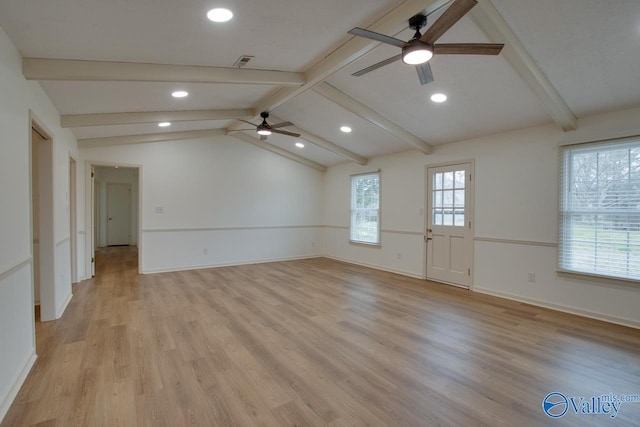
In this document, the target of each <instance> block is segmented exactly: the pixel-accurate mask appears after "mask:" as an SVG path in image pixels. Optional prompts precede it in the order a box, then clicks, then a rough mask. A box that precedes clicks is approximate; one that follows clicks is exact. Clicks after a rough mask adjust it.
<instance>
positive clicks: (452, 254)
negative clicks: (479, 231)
mask: <svg viewBox="0 0 640 427" xmlns="http://www.w3.org/2000/svg"><path fill="white" fill-rule="evenodd" d="M471 171H472V165H471V163H463V164H455V165H447V166H440V167H432V168H428V169H427V232H426V239H425V240H426V242H427V279H429V280H434V281H437V282H444V283H448V284H452V285H456V286H462V287H466V288H468V287H470V286H471V266H472V265H473V229H472V227H473V222H472V205H473V189H472V186H471Z"/></svg>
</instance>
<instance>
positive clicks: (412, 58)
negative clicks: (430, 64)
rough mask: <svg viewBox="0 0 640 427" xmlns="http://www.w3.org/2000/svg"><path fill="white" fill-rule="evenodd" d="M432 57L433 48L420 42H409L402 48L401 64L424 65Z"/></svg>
mask: <svg viewBox="0 0 640 427" xmlns="http://www.w3.org/2000/svg"><path fill="white" fill-rule="evenodd" d="M432 57H433V48H432V47H431V46H429V45H428V44H426V43H422V42H421V41H420V40H411V41H410V42H408V43H407V45H406V46H405V47H403V48H402V62H404V63H405V64H408V65H418V64H424V63H425V62H427V61H428V60H430V59H431V58H432Z"/></svg>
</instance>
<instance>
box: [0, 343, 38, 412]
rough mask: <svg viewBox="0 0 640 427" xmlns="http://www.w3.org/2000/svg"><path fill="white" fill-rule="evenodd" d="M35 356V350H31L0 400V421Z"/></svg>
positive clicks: (27, 373)
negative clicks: (6, 392)
mask: <svg viewBox="0 0 640 427" xmlns="http://www.w3.org/2000/svg"><path fill="white" fill-rule="evenodd" d="M37 358H38V356H37V355H36V351H35V349H34V350H33V352H32V353H31V354H30V355H29V357H28V358H27V361H26V363H25V364H24V366H23V367H22V370H21V371H20V374H19V375H18V378H16V380H15V381H14V383H13V385H12V386H11V388H10V389H9V393H8V394H7V395H6V396H5V398H4V399H3V400H2V405H0V423H1V422H2V420H3V419H4V417H5V415H7V412H9V408H10V407H11V404H12V403H13V401H14V399H15V398H16V396H17V395H18V392H19V391H20V387H22V384H24V381H25V380H26V379H27V376H28V375H29V372H31V368H33V364H34V363H36V359H37Z"/></svg>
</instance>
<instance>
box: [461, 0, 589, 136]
mask: <svg viewBox="0 0 640 427" xmlns="http://www.w3.org/2000/svg"><path fill="white" fill-rule="evenodd" d="M470 16H471V17H472V18H473V20H474V21H475V23H476V24H477V25H478V26H479V27H480V28H481V29H482V30H483V31H484V32H485V33H486V34H487V35H488V36H489V38H490V39H491V40H492V41H494V42H500V43H504V44H505V46H504V49H503V50H502V53H501V54H502V55H504V57H505V58H506V59H507V61H509V63H510V64H511V66H512V67H513V68H514V69H515V70H516V72H517V73H518V74H519V75H520V77H521V78H522V79H523V80H524V81H525V82H526V83H527V84H528V85H529V87H530V88H531V89H532V90H533V92H534V93H535V94H536V95H537V96H538V98H539V99H540V101H542V104H543V106H544V107H545V109H546V110H547V112H548V113H549V115H550V116H551V117H552V118H553V120H554V121H555V122H556V123H557V124H558V125H559V126H560V127H561V128H562V129H563V130H565V131H569V130H575V129H576V128H577V126H578V119H577V118H576V116H575V114H573V111H571V109H570V108H569V106H568V105H567V103H566V102H565V101H564V100H563V99H562V97H561V96H560V94H559V93H558V91H556V89H555V88H554V87H553V85H552V84H551V82H550V81H549V79H547V77H546V76H545V75H544V73H543V72H542V70H540V67H538V65H537V64H536V63H535V61H534V60H533V58H532V57H531V55H529V52H528V51H527V50H526V49H525V47H524V46H523V45H522V43H521V42H520V40H518V37H517V36H516V35H515V33H514V32H513V31H512V30H511V28H510V27H509V25H508V24H507V23H506V21H505V20H504V18H503V17H502V15H501V14H500V12H499V11H498V10H497V9H496V7H495V6H494V5H493V3H491V0H478V6H476V7H475V8H473V9H471V12H470Z"/></svg>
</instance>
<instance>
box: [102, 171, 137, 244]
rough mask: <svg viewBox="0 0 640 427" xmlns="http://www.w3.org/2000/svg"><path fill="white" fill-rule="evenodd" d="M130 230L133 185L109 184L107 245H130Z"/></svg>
mask: <svg viewBox="0 0 640 427" xmlns="http://www.w3.org/2000/svg"><path fill="white" fill-rule="evenodd" d="M130 230H131V186H130V185H129V184H107V245H109V246H114V245H128V244H129V242H130V234H131V231H130Z"/></svg>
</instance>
